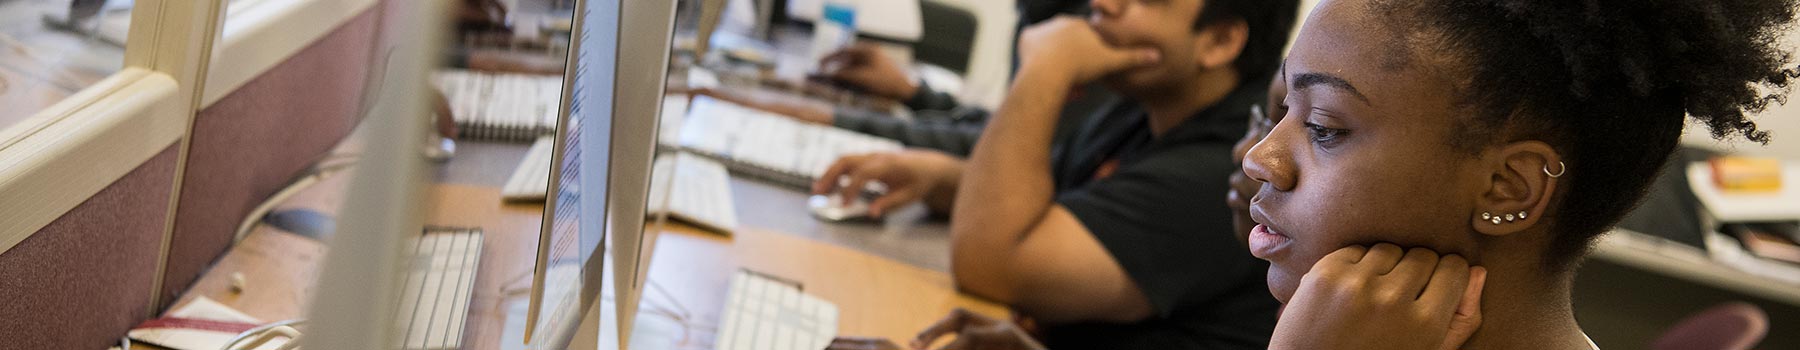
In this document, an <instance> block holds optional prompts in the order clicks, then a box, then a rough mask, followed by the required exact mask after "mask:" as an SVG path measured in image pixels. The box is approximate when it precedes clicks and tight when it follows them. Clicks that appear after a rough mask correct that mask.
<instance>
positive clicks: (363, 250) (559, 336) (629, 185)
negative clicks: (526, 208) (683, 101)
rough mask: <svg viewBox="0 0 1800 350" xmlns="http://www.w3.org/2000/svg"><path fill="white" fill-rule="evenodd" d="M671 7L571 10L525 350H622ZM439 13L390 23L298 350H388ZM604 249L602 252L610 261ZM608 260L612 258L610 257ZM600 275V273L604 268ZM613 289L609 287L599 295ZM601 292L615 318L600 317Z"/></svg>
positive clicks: (638, 281) (626, 2)
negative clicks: (608, 296)
mask: <svg viewBox="0 0 1800 350" xmlns="http://www.w3.org/2000/svg"><path fill="white" fill-rule="evenodd" d="M674 1H675V0H623V1H622V0H580V1H578V2H577V3H576V11H575V13H576V17H575V21H574V23H575V24H574V25H575V27H574V33H576V35H575V39H573V41H574V42H573V43H571V49H570V53H569V55H570V60H569V69H566V71H567V72H566V73H565V78H564V86H565V87H564V92H563V99H562V100H563V101H564V102H563V107H562V111H561V112H560V113H561V114H560V115H559V117H560V119H559V120H558V125H557V135H556V146H557V147H556V148H555V151H554V154H553V157H554V158H555V160H554V161H553V165H552V166H553V169H552V171H551V173H550V175H549V176H551V181H550V183H551V187H550V189H549V190H550V192H549V193H550V196H549V198H548V199H547V203H546V209H545V218H544V224H543V233H542V237H541V238H540V242H539V250H538V257H537V267H536V271H535V272H534V278H533V288H532V298H531V305H530V310H531V311H530V315H529V317H528V320H527V321H526V322H527V323H529V324H530V326H529V327H528V328H530V330H529V331H527V334H526V335H525V337H526V338H527V339H528V340H529V342H528V344H529V346H528V348H532V349H566V348H571V344H583V345H585V344H595V346H596V347H599V348H614V347H620V348H623V344H624V341H625V340H626V338H625V337H618V338H617V339H618V340H617V341H616V342H614V341H602V340H601V337H602V336H601V335H600V334H601V333H602V332H601V331H602V330H605V331H609V332H605V333H614V332H616V333H614V334H629V329H630V324H631V321H632V318H631V317H630V316H631V315H633V314H635V313H636V312H635V305H636V300H637V298H636V295H638V294H639V293H638V291H639V290H641V289H642V286H643V279H642V278H641V277H640V276H641V275H642V273H643V272H644V267H646V266H647V265H648V264H647V263H645V261H646V260H648V258H649V254H648V252H647V251H646V250H648V249H650V247H651V244H650V242H653V241H654V237H646V236H645V235H644V232H645V230H644V218H645V214H644V213H645V206H646V204H645V198H646V195H647V192H648V188H649V182H650V181H649V179H650V174H649V173H650V169H651V164H652V159H651V158H652V156H653V153H654V151H655V142H656V140H655V137H656V134H657V133H656V126H657V124H658V123H657V117H658V113H659V112H660V109H661V107H662V97H663V90H664V82H665V78H666V75H667V67H668V56H669V46H670V36H671V32H672V30H673V26H674V8H675V3H674ZM446 3H448V2H443V1H401V2H394V3H390V4H389V6H388V7H387V8H386V11H398V12H399V13H407V14H445V13H447V12H446V11H445V8H444V7H445V4H446ZM446 17H447V16H444V15H437V16H432V15H408V16H389V17H388V18H392V19H394V20H393V21H391V22H388V23H385V24H384V28H383V32H382V33H383V35H386V36H389V38H388V39H387V40H388V42H395V43H400V44H399V45H398V47H397V48H396V49H395V50H394V51H393V52H392V53H390V54H389V55H388V56H387V57H385V59H384V60H382V61H381V62H375V64H380V65H385V69H376V70H374V71H377V72H384V74H383V76H381V77H380V78H378V80H379V81H380V83H379V85H378V86H380V89H379V91H378V92H377V96H378V97H377V98H376V99H375V104H374V107H373V108H372V109H371V111H370V112H369V116H368V118H370V119H369V120H368V121H367V122H366V123H365V124H366V126H365V127H366V129H364V130H362V132H363V135H362V136H361V137H362V138H363V139H364V140H365V141H364V143H363V144H364V149H363V153H362V155H361V159H360V161H359V166H358V168H357V171H356V173H355V177H354V178H353V179H352V180H351V184H350V189H349V191H348V195H347V197H346V199H345V205H344V207H343V211H342V214H341V216H340V221H339V226H338V231H337V232H338V233H339V234H337V235H335V237H334V238H333V239H332V240H331V242H329V253H328V255H327V257H326V259H325V261H324V263H323V266H322V268H321V271H320V274H319V281H318V287H317V289H316V291H315V299H314V301H313V303H312V311H311V313H310V318H311V321H309V322H308V324H309V326H308V327H309V328H308V330H307V335H306V336H305V340H304V342H305V343H306V344H305V346H306V347H307V348H309V349H386V348H397V344H399V342H400V337H401V336H402V333H403V332H402V331H401V329H402V328H403V327H400V326H399V325H398V324H397V322H396V321H395V312H393V311H394V310H396V305H395V304H396V302H397V301H398V300H399V298H400V291H399V289H400V288H399V286H400V285H401V284H402V283H403V282H402V281H403V278H401V276H402V273H403V272H402V266H403V263H404V262H405V261H406V260H407V259H408V258H409V257H408V256H407V253H406V252H407V251H406V250H405V249H403V247H410V246H412V244H411V243H413V241H412V240H411V239H412V238H415V237H417V235H418V233H419V231H420V229H421V228H422V227H423V220H422V212H423V208H422V206H421V205H420V203H421V202H422V201H423V200H424V196H423V193H424V185H425V179H426V169H427V168H426V160H425V159H424V157H423V155H422V152H419V149H420V145H423V144H424V139H425V137H424V135H425V134H426V133H427V129H426V128H425V126H426V125H429V124H430V123H429V122H427V120H429V119H427V117H426V116H427V113H426V108H424V107H425V103H424V102H425V101H426V94H425V91H422V89H419V88H418V87H419V86H426V85H425V84H424V82H425V81H426V80H427V77H428V76H429V75H430V71H431V69H432V68H433V67H434V66H435V65H434V64H432V63H433V62H437V61H438V58H439V57H438V55H437V54H438V53H439V52H441V50H440V45H439V43H442V42H444V40H440V39H441V38H443V35H444V31H443V30H441V29H440V28H445V27H444V22H445V21H444V19H445V18H446ZM608 248H610V249H608ZM609 253H610V254H609ZM608 265H611V266H608ZM608 282H613V283H608ZM603 286H613V287H615V288H616V289H615V290H614V293H615V294H616V295H617V296H616V300H615V302H616V305H617V312H611V313H608V314H607V315H598V313H599V312H600V311H599V310H601V309H602V308H601V307H600V304H601V303H599V299H600V298H599V295H600V294H601V293H602V288H603Z"/></svg>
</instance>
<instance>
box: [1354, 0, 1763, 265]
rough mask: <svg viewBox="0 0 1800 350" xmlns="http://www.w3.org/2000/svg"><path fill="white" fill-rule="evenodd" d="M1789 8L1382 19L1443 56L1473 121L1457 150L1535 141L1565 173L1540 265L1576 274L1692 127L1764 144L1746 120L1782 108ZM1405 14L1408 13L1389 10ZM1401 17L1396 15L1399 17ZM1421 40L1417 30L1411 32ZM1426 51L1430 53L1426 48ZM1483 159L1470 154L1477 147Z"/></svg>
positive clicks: (1432, 7)
mask: <svg viewBox="0 0 1800 350" xmlns="http://www.w3.org/2000/svg"><path fill="white" fill-rule="evenodd" d="M1795 1H1796V0H1656V1H1650V0H1584V1H1569V0H1425V1H1414V0H1394V1H1389V3H1391V4H1388V5H1380V6H1377V7H1376V8H1378V10H1377V11H1383V9H1385V10H1386V11H1393V12H1389V13H1390V14H1393V13H1410V14H1411V15H1413V16H1415V17H1414V18H1411V19H1407V20H1397V21H1396V22H1399V23H1412V24H1413V25H1414V26H1416V27H1415V28H1411V29H1424V32H1427V34H1424V35H1430V36H1433V37H1434V39H1436V40H1430V41H1427V42H1428V43H1427V44H1425V45H1442V46H1441V47H1438V48H1441V49H1447V50H1446V51H1448V52H1450V55H1449V57H1448V58H1449V59H1450V60H1451V61H1452V62H1454V63H1453V65H1454V66H1455V67H1452V68H1453V69H1454V70H1456V71H1457V72H1460V73H1461V74H1463V75H1465V76H1464V77H1463V78H1466V80H1464V81H1466V84H1465V86H1459V87H1458V88H1457V89H1458V95H1459V97H1460V98H1461V100H1462V104H1463V106H1465V107H1467V108H1469V111H1470V112H1472V113H1469V114H1468V117H1460V119H1459V120H1458V123H1459V124H1465V125H1459V126H1466V127H1459V128H1458V129H1459V130H1462V132H1461V133H1453V134H1456V135H1454V136H1452V137H1454V138H1458V139H1461V140H1475V141H1452V142H1451V143H1452V144H1453V145H1457V146H1462V147H1465V148H1467V147H1470V146H1486V145H1492V144H1494V143H1498V142H1512V141H1520V140H1542V141H1544V142H1546V143H1549V144H1550V145H1551V146H1552V147H1554V148H1556V150H1557V152H1559V153H1561V154H1562V157H1563V159H1564V160H1565V163H1566V164H1567V172H1568V176H1565V177H1563V178H1562V180H1563V181H1565V182H1564V183H1565V184H1567V185H1566V187H1564V189H1565V190H1566V191H1565V192H1564V193H1563V197H1561V198H1560V202H1553V203H1556V204H1555V205H1553V208H1555V209H1553V211H1554V214H1555V215H1554V216H1545V217H1547V218H1555V219H1554V221H1553V226H1552V229H1551V231H1552V232H1553V234H1554V235H1555V238H1554V240H1553V241H1552V243H1551V244H1552V245H1551V247H1550V251H1549V254H1548V256H1546V263H1547V264H1549V266H1550V267H1551V268H1554V269H1562V270H1565V271H1566V270H1567V269H1572V268H1574V267H1575V265H1576V263H1577V262H1578V261H1579V260H1580V258H1581V257H1582V256H1584V255H1586V253H1587V251H1588V249H1589V247H1591V246H1592V244H1593V241H1594V239H1595V238H1596V237H1598V236H1599V235H1600V234H1602V233H1604V232H1605V231H1606V230H1608V229H1609V228H1611V227H1612V226H1613V225H1614V224H1615V223H1617V222H1618V221H1619V220H1620V219H1621V218H1622V217H1624V215H1625V214H1626V213H1627V212H1629V211H1630V210H1631V209H1632V208H1634V207H1636V205H1637V203H1638V202H1639V201H1640V200H1641V199H1642V198H1643V197H1644V194H1645V191H1646V189H1647V188H1648V187H1649V184H1650V182H1651V181H1652V180H1653V179H1654V178H1655V177H1656V176H1657V175H1658V171H1660V169H1661V168H1662V165H1663V164H1664V163H1665V162H1667V161H1668V159H1669V157H1670V155H1671V153H1672V152H1673V151H1674V150H1675V147H1676V146H1677V144H1678V141H1679V139H1680V137H1681V132H1682V127H1683V125H1684V121H1685V120H1686V118H1687V117H1692V118H1694V120H1696V121H1699V122H1701V123H1704V124H1706V125H1707V126H1708V127H1710V128H1711V129H1712V135H1713V137H1714V138H1719V139H1724V138H1727V137H1732V136H1740V135H1741V136H1742V137H1744V138H1746V139H1749V140H1751V141H1755V142H1761V143H1765V144H1766V143H1767V142H1768V140H1769V134H1768V132H1766V131H1763V130H1759V129H1757V127H1756V123H1754V122H1752V121H1751V120H1750V119H1749V118H1747V116H1746V115H1747V114H1755V113H1760V112H1762V111H1763V110H1764V109H1765V108H1767V107H1768V106H1769V105H1770V104H1771V103H1780V102H1784V100H1785V94H1786V92H1787V91H1788V85H1789V80H1790V79H1792V78H1795V77H1796V75H1795V74H1796V73H1795V70H1793V69H1787V67H1786V65H1787V64H1789V58H1790V56H1789V54H1787V53H1785V52H1782V51H1781V50H1780V49H1779V48H1778V47H1776V42H1778V40H1779V38H1780V36H1781V35H1782V34H1783V33H1784V32H1785V31H1786V29H1787V28H1789V26H1790V25H1791V24H1792V23H1793V20H1794V14H1795V5H1796V4H1795ZM1396 9H1400V10H1403V11H1394V10H1396ZM1395 19H1398V18H1395ZM1413 32H1418V31H1413ZM1421 52H1433V51H1431V50H1427V51H1421ZM1477 149H1478V148H1477Z"/></svg>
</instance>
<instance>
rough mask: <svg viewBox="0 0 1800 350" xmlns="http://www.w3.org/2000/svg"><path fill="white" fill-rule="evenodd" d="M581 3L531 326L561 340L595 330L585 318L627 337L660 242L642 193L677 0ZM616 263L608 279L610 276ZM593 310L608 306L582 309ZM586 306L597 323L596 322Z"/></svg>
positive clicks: (554, 343) (550, 340)
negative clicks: (650, 229)
mask: <svg viewBox="0 0 1800 350" xmlns="http://www.w3.org/2000/svg"><path fill="white" fill-rule="evenodd" d="M575 7H576V11H575V13H576V16H575V21H574V23H575V24H574V31H573V32H574V33H575V39H574V42H573V43H572V44H571V45H570V48H571V49H570V53H569V62H570V69H568V70H567V71H568V72H567V73H566V74H565V76H564V77H565V78H564V84H565V85H566V88H565V89H564V93H563V101H567V102H565V103H564V111H563V113H562V115H561V116H562V121H561V122H559V123H558V125H557V136H556V143H555V145H556V147H555V149H554V153H553V154H552V158H553V159H554V160H553V161H552V168H551V174H552V177H551V181H550V190H549V192H548V193H549V196H548V197H547V198H546V202H547V203H546V204H545V219H544V227H543V235H542V237H541V238H540V239H539V247H538V262H537V269H536V273H535V275H534V278H533V287H532V299H531V300H532V302H531V308H530V310H531V311H530V313H529V315H528V316H527V320H526V322H527V326H526V333H527V334H528V337H529V338H530V344H531V345H532V346H533V347H534V348H544V349H562V348H566V347H568V346H569V344H570V342H571V341H574V340H585V339H575V338H576V336H577V335H578V334H587V333H584V332H583V331H589V332H592V331H595V329H587V328H586V327H595V328H600V327H611V329H605V331H608V332H607V334H615V335H618V337H617V338H616V339H617V343H613V344H604V343H605V342H602V343H603V344H599V345H600V346H601V347H603V348H610V347H612V346H619V347H624V342H626V341H628V339H629V337H628V336H626V335H628V334H630V330H631V325H632V323H633V322H632V321H633V320H634V317H633V316H634V315H636V305H637V300H638V295H640V293H639V291H641V290H642V288H643V284H644V279H643V278H642V275H643V273H644V272H645V268H647V267H648V265H649V264H648V263H647V261H648V260H649V256H650V252H649V251H648V250H650V249H653V247H654V245H653V244H651V243H652V242H653V241H654V235H648V234H646V230H644V218H645V209H646V200H645V199H646V196H647V193H648V191H649V187H650V168H651V164H652V156H653V155H654V153H655V151H656V149H655V148H656V135H657V132H656V127H657V124H658V122H657V121H658V119H657V117H658V113H659V112H660V109H661V108H662V100H663V91H664V84H665V80H666V78H667V75H668V67H669V51H670V45H671V37H672V34H673V31H674V25H675V0H630V1H620V0H581V1H577V2H576V4H575ZM603 249H605V252H604V253H603V252H602V250H603ZM596 253H601V254H599V255H596ZM608 264H610V265H611V268H607V265H608ZM609 274H610V276H612V278H611V280H610V281H608V280H606V279H603V277H604V276H609ZM608 282H611V283H610V284H608ZM606 286H611V288H613V290H612V292H613V295H614V297H613V299H612V304H610V305H599V304H597V303H596V301H597V300H598V299H599V298H598V296H599V294H601V293H602V292H603V290H602V288H603V287H606ZM596 312H597V313H604V315H600V317H591V315H587V313H596ZM584 316H590V317H588V318H590V319H598V320H599V322H600V323H602V325H597V327H596V325H589V324H587V323H588V322H583V317H584ZM595 334H598V333H595ZM603 338H608V339H613V338H611V337H603Z"/></svg>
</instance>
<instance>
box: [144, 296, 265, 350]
mask: <svg viewBox="0 0 1800 350" xmlns="http://www.w3.org/2000/svg"><path fill="white" fill-rule="evenodd" d="M261 324H263V321H262V320H258V319H256V318H255V317H251V316H250V315H246V314H244V313H243V312H239V311H237V310H236V309H232V308H231V307H230V306H225V304H220V303H219V302H216V301H213V300H212V299H207V298H206V297H197V298H195V299H194V300H193V301H191V302H188V303H187V305H183V306H182V307H181V308H178V309H175V310H173V311H170V312H169V313H168V314H166V315H164V316H163V317H162V318H157V319H154V320H149V321H144V323H142V324H139V325H138V326H137V327H133V328H132V329H131V331H129V332H127V335H129V336H130V337H131V340H132V341H134V342H143V343H148V344H155V345H158V346H162V347H167V348H171V349H178V350H217V349H219V348H222V347H224V346H225V343H227V342H230V341H231V338H234V337H237V335H238V334H239V333H242V332H244V331H246V330H249V329H251V328H255V327H256V326H258V325H261ZM284 343H286V341H284V340H279V339H278V340H275V341H271V342H269V343H267V344H263V346H262V347H258V348H257V349H259V350H260V349H275V348H277V347H280V346H281V345H282V344H284ZM113 349H118V347H113Z"/></svg>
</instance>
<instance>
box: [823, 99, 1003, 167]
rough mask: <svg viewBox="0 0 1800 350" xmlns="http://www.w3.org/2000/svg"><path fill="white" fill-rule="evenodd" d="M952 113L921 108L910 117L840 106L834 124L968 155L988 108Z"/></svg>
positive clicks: (907, 142) (964, 155)
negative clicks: (907, 118) (898, 116)
mask: <svg viewBox="0 0 1800 350" xmlns="http://www.w3.org/2000/svg"><path fill="white" fill-rule="evenodd" d="M949 113H953V114H957V115H956V116H945V115H944V114H945V113H944V112H937V111H918V112H916V113H915V114H914V115H913V119H914V120H911V121H908V120H902V119H899V118H895V117H893V116H889V115H884V114H880V113H875V112H870V111H863V110H852V109H838V110H837V113H836V115H834V116H833V118H832V120H831V125H832V126H836V127H838V128H839V129H845V130H850V131H855V132H859V133H864V134H869V135H874V136H877V137H881V138H886V139H891V140H895V141H900V143H901V144H904V145H906V146H907V147H915V148H929V149H934V150H938V151H943V152H944V153H949V154H951V155H954V156H957V157H967V156H969V151H970V150H972V149H974V148H975V140H976V139H979V138H981V130H982V129H983V128H985V127H986V126H987V116H986V113H987V111H985V110H978V109H962V110H955V111H951V112H949Z"/></svg>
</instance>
